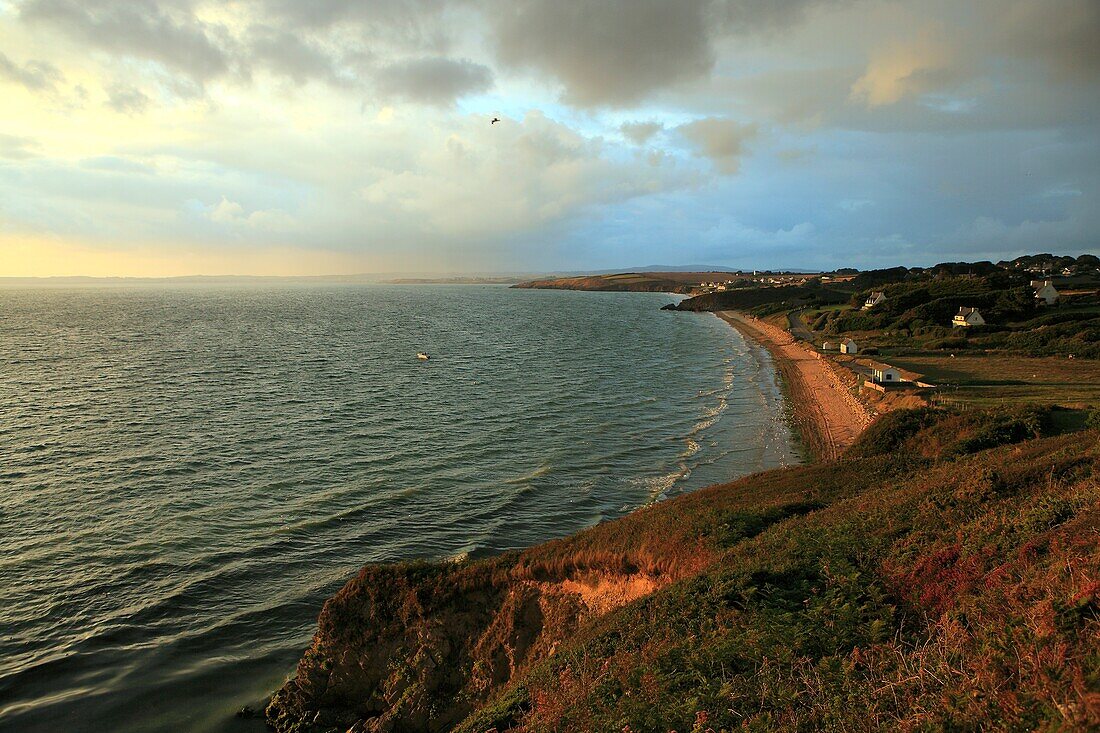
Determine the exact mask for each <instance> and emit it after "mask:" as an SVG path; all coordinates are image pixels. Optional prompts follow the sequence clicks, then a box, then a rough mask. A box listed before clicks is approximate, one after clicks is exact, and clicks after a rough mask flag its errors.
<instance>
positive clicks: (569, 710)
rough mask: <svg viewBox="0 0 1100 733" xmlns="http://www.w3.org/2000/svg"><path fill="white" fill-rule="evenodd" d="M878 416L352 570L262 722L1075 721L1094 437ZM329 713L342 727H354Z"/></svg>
mask: <svg viewBox="0 0 1100 733" xmlns="http://www.w3.org/2000/svg"><path fill="white" fill-rule="evenodd" d="M1052 424H1053V423H1052V421H1051V420H1050V414H1049V413H1048V412H1046V411H1043V410H1037V409H1017V410H1013V411H993V412H987V411H978V410H971V411H967V412H965V413H959V412H953V411H948V410H930V409H925V410H916V411H898V412H895V413H891V414H889V415H887V416H886V417H884V418H883V419H881V420H880V421H879V422H878V423H877V424H876V425H875V426H873V427H872V428H871V429H869V430H868V431H867V433H865V435H864V437H863V438H862V439H861V441H860V442H859V443H857V444H856V446H854V447H853V448H852V449H851V450H850V451H849V453H848V455H846V456H845V457H844V458H843V459H841V460H839V461H836V462H832V463H827V464H817V465H812V466H803V467H796V468H790V469H782V470H776V471H770V472H766V473H761V474H757V475H754V476H750V477H747V478H744V479H741V480H739V481H736V482H733V483H729V484H723V485H719V486H714V487H710V488H708V489H704V490H702V491H698V492H695V493H693V494H690V495H687V496H684V497H681V498H678V499H675V500H672V501H668V502H664V503H661V504H657V505H654V506H651V507H649V508H646V509H643V510H641V511H639V512H636V513H634V514H632V515H630V516H628V517H625V518H623V519H621V520H618V521H615V522H608V523H606V524H602V525H599V526H596V527H594V528H592V529H590V530H588V531H586V532H582V533H580V534H578V535H576V536H573V537H570V538H566V539H563V540H558V541H555V542H550V543H547V544H544V545H540V546H538V547H535V548H532V549H530V550H527V551H524V552H522V553H513V554H509V555H505V556H502V557H498V558H491V559H488V560H481V561H477V562H469V563H457V564H412V565H375V566H367V567H366V568H364V569H363V571H362V572H361V573H360V574H359V576H358V577H357V578H356V579H354V580H353V581H351V582H350V583H349V584H348V586H347V587H345V588H344V590H343V591H341V592H340V594H338V595H337V596H336V597H335V598H333V599H332V600H330V601H329V603H328V604H327V605H326V607H325V610H324V612H323V613H322V615H321V619H320V626H319V631H318V634H317V637H316V638H315V640H314V644H313V646H312V647H311V649H310V650H309V652H307V654H306V656H305V657H304V658H303V660H302V663H301V664H300V665H299V669H298V673H297V675H296V676H295V678H294V679H292V680H291V681H290V682H288V684H287V685H286V686H285V687H284V688H283V689H282V690H281V691H280V692H279V693H278V694H277V695H276V697H275V699H274V702H273V704H272V706H271V708H270V709H269V711H268V712H269V720H271V722H273V723H274V724H275V727H276V728H277V729H278V730H281V731H321V730H325V731H328V730H339V731H341V732H342V731H345V730H348V729H349V728H351V729H352V730H358V731H382V730H407V731H438V730H458V731H466V732H467V733H482V732H484V731H489V730H494V729H495V730H496V731H498V732H499V733H503V732H504V731H517V732H518V731H564V730H569V731H634V732H636V733H640V732H641V731H681V732H686V731H699V732H700V733H704V732H705V731H715V732H717V731H732V730H734V729H737V730H743V729H747V730H760V731H765V730H768V731H770V730H819V729H832V730H844V731H851V730H884V729H887V730H916V729H921V730H926V729H929V730H942V729H957V730H971V729H977V728H989V729H997V730H1008V729H1012V730H1020V729H1045V730H1054V729H1058V730H1086V729H1090V728H1092V729H1095V727H1096V726H1100V542H1098V538H1100V480H1098V479H1100V447H1098V440H1100V432H1098V431H1096V430H1091V431H1086V432H1076V433H1070V434H1064V435H1053V434H1051V433H1052ZM355 726H358V727H357V728H356V727H355Z"/></svg>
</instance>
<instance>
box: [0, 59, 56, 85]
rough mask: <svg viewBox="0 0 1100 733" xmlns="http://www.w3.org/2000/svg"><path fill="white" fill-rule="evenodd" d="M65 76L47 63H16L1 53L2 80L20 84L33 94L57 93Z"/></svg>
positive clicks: (0, 77) (0, 70)
mask: <svg viewBox="0 0 1100 733" xmlns="http://www.w3.org/2000/svg"><path fill="white" fill-rule="evenodd" d="M64 78H65V77H64V75H62V73H61V72H60V71H59V70H58V68H57V67H56V66H54V65H53V64H50V63H48V62H46V61H28V62H26V63H24V64H19V63H16V62H15V61H12V60H11V59H10V58H8V57H7V56H5V55H4V54H3V53H0V79H6V80H8V81H10V82H14V83H16V84H20V85H22V86H23V87H25V88H26V89H27V90H28V91H32V92H52V91H56V89H57V85H58V83H60V82H61V81H63V80H64Z"/></svg>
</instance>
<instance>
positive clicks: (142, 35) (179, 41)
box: [19, 0, 232, 83]
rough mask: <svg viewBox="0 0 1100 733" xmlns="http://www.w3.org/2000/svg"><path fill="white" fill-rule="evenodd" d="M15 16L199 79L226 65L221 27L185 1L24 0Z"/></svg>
mask: <svg viewBox="0 0 1100 733" xmlns="http://www.w3.org/2000/svg"><path fill="white" fill-rule="evenodd" d="M19 14H20V18H21V19H23V20H24V21H26V22H28V23H30V24H38V25H47V26H51V27H53V28H56V29H58V30H61V31H62V32H64V33H66V34H67V35H69V36H71V37H72V38H74V39H76V40H78V41H80V42H82V43H85V44H87V45H89V46H91V47H94V48H98V49H101V50H103V51H106V52H108V53H112V54H117V55H121V56H132V57H136V58H142V59H150V60H153V61H157V62H159V63H161V64H163V65H164V66H165V67H167V68H169V69H172V70H174V71H177V72H179V73H182V74H185V75H186V76H188V77H190V78H191V79H192V80H193V81H195V82H199V83H201V82H204V81H207V80H209V79H212V78H215V77H217V76H221V75H223V74H225V73H227V72H228V71H229V70H230V67H231V63H232V60H231V58H230V56H229V55H228V53H227V52H226V50H225V49H224V48H223V44H225V43H226V40H225V31H224V29H222V28H220V27H218V26H213V25H209V24H206V23H203V22H202V21H200V20H199V19H198V18H197V17H196V16H195V15H194V14H193V12H192V9H191V8H190V7H189V6H188V5H187V4H186V3H173V2H166V3H157V2H154V1H153V0H100V2H86V1H84V0H27V2H24V3H23V4H22V5H21V6H20V12H19Z"/></svg>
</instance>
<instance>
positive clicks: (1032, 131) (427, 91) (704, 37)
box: [0, 0, 1100, 276]
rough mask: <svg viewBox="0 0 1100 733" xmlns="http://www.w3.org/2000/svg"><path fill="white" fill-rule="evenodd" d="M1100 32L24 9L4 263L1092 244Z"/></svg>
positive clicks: (648, 260)
mask: <svg viewBox="0 0 1100 733" xmlns="http://www.w3.org/2000/svg"><path fill="white" fill-rule="evenodd" d="M1097 38H1100V1H1098V0H950V1H948V0H944V1H942V2H941V1H940V0H927V1H924V2H921V1H917V0H910V1H909V2H901V1H891V0H675V1H672V0H363V1H361V2H360V1H358V0H356V1H350V0H349V1H344V2H340V1H337V0H311V1H310V2H304V1H302V0H231V1H229V2H211V1H206V0H0V276H53V275H90V276H168V275H194V274H208V275H214V274H218V275H226V274H254V275H328V274H353V273H397V272H402V273H475V272H484V273H490V272H547V271H564V270H571V271H572V270H589V269H615V268H627V267H634V266H644V265H651V264H665V265H687V264H705V265H726V266H730V267H740V268H802V269H818V268H820V269H829V268H834V267H840V266H855V267H861V268H868V267H885V266H893V265H897V264H906V265H928V264H934V263H936V262H944V261H956V260H980V259H991V260H994V261H996V260H1000V259H1011V258H1012V257H1015V256H1018V255H1020V254H1025V253H1034V252H1053V253H1057V254H1081V253H1084V252H1091V253H1096V252H1098V251H1100V42H1097V40H1096V39H1097ZM494 117H497V118H499V119H500V122H499V123H496V124H491V123H490V120H491V119H492V118H494Z"/></svg>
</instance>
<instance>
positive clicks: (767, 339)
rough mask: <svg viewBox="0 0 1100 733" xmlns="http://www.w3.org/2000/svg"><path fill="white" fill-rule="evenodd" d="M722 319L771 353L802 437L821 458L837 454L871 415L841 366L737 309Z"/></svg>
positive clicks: (830, 458) (815, 454)
mask: <svg viewBox="0 0 1100 733" xmlns="http://www.w3.org/2000/svg"><path fill="white" fill-rule="evenodd" d="M716 315H717V316H718V317H719V318H721V319H722V320H724V321H726V322H727V323H729V324H730V325H731V326H733V327H734V328H736V329H737V330H738V331H740V332H741V333H742V334H743V335H744V336H746V337H747V338H751V339H753V340H754V341H757V342H759V343H760V344H761V345H763V346H764V347H765V348H767V349H768V351H769V352H771V354H772V356H773V357H774V358H775V363H776V366H777V368H778V369H779V371H780V373H781V374H782V375H783V379H784V381H785V382H786V384H787V389H788V391H789V394H790V399H791V404H792V406H793V409H794V420H795V424H796V425H797V426H798V429H799V432H800V433H801V435H802V439H803V440H804V441H805V443H806V445H807V446H808V447H809V449H810V451H811V452H812V453H813V454H814V456H815V457H816V458H818V459H819V460H833V459H835V458H838V457H839V456H840V454H841V453H843V452H844V450H845V449H846V448H847V447H848V446H850V445H851V444H852V443H853V442H855V439H856V438H857V437H858V436H859V434H860V433H861V432H863V429H864V428H865V427H867V425H868V424H870V422H871V419H872V416H871V414H870V412H868V410H867V408H866V407H865V406H864V405H863V404H862V403H861V402H860V401H859V400H857V399H856V398H855V397H854V396H853V395H852V392H851V388H852V386H853V385H851V384H849V383H848V382H847V381H846V380H845V379H844V378H843V377H842V376H841V374H840V373H839V372H838V370H837V368H836V367H835V366H834V365H833V364H831V363H830V362H829V360H828V359H826V358H824V357H823V356H822V355H821V354H819V353H817V352H816V351H814V350H813V349H811V348H810V347H808V346H806V345H805V344H804V343H803V342H801V341H797V340H796V339H795V338H794V337H793V336H791V334H790V333H788V332H787V331H784V330H783V329H780V328H777V327H775V326H773V325H771V324H769V323H765V322H764V321H761V320H759V319H756V318H753V317H751V316H746V315H744V314H742V313H738V312H737V311H719V312H718V313H717V314H716Z"/></svg>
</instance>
